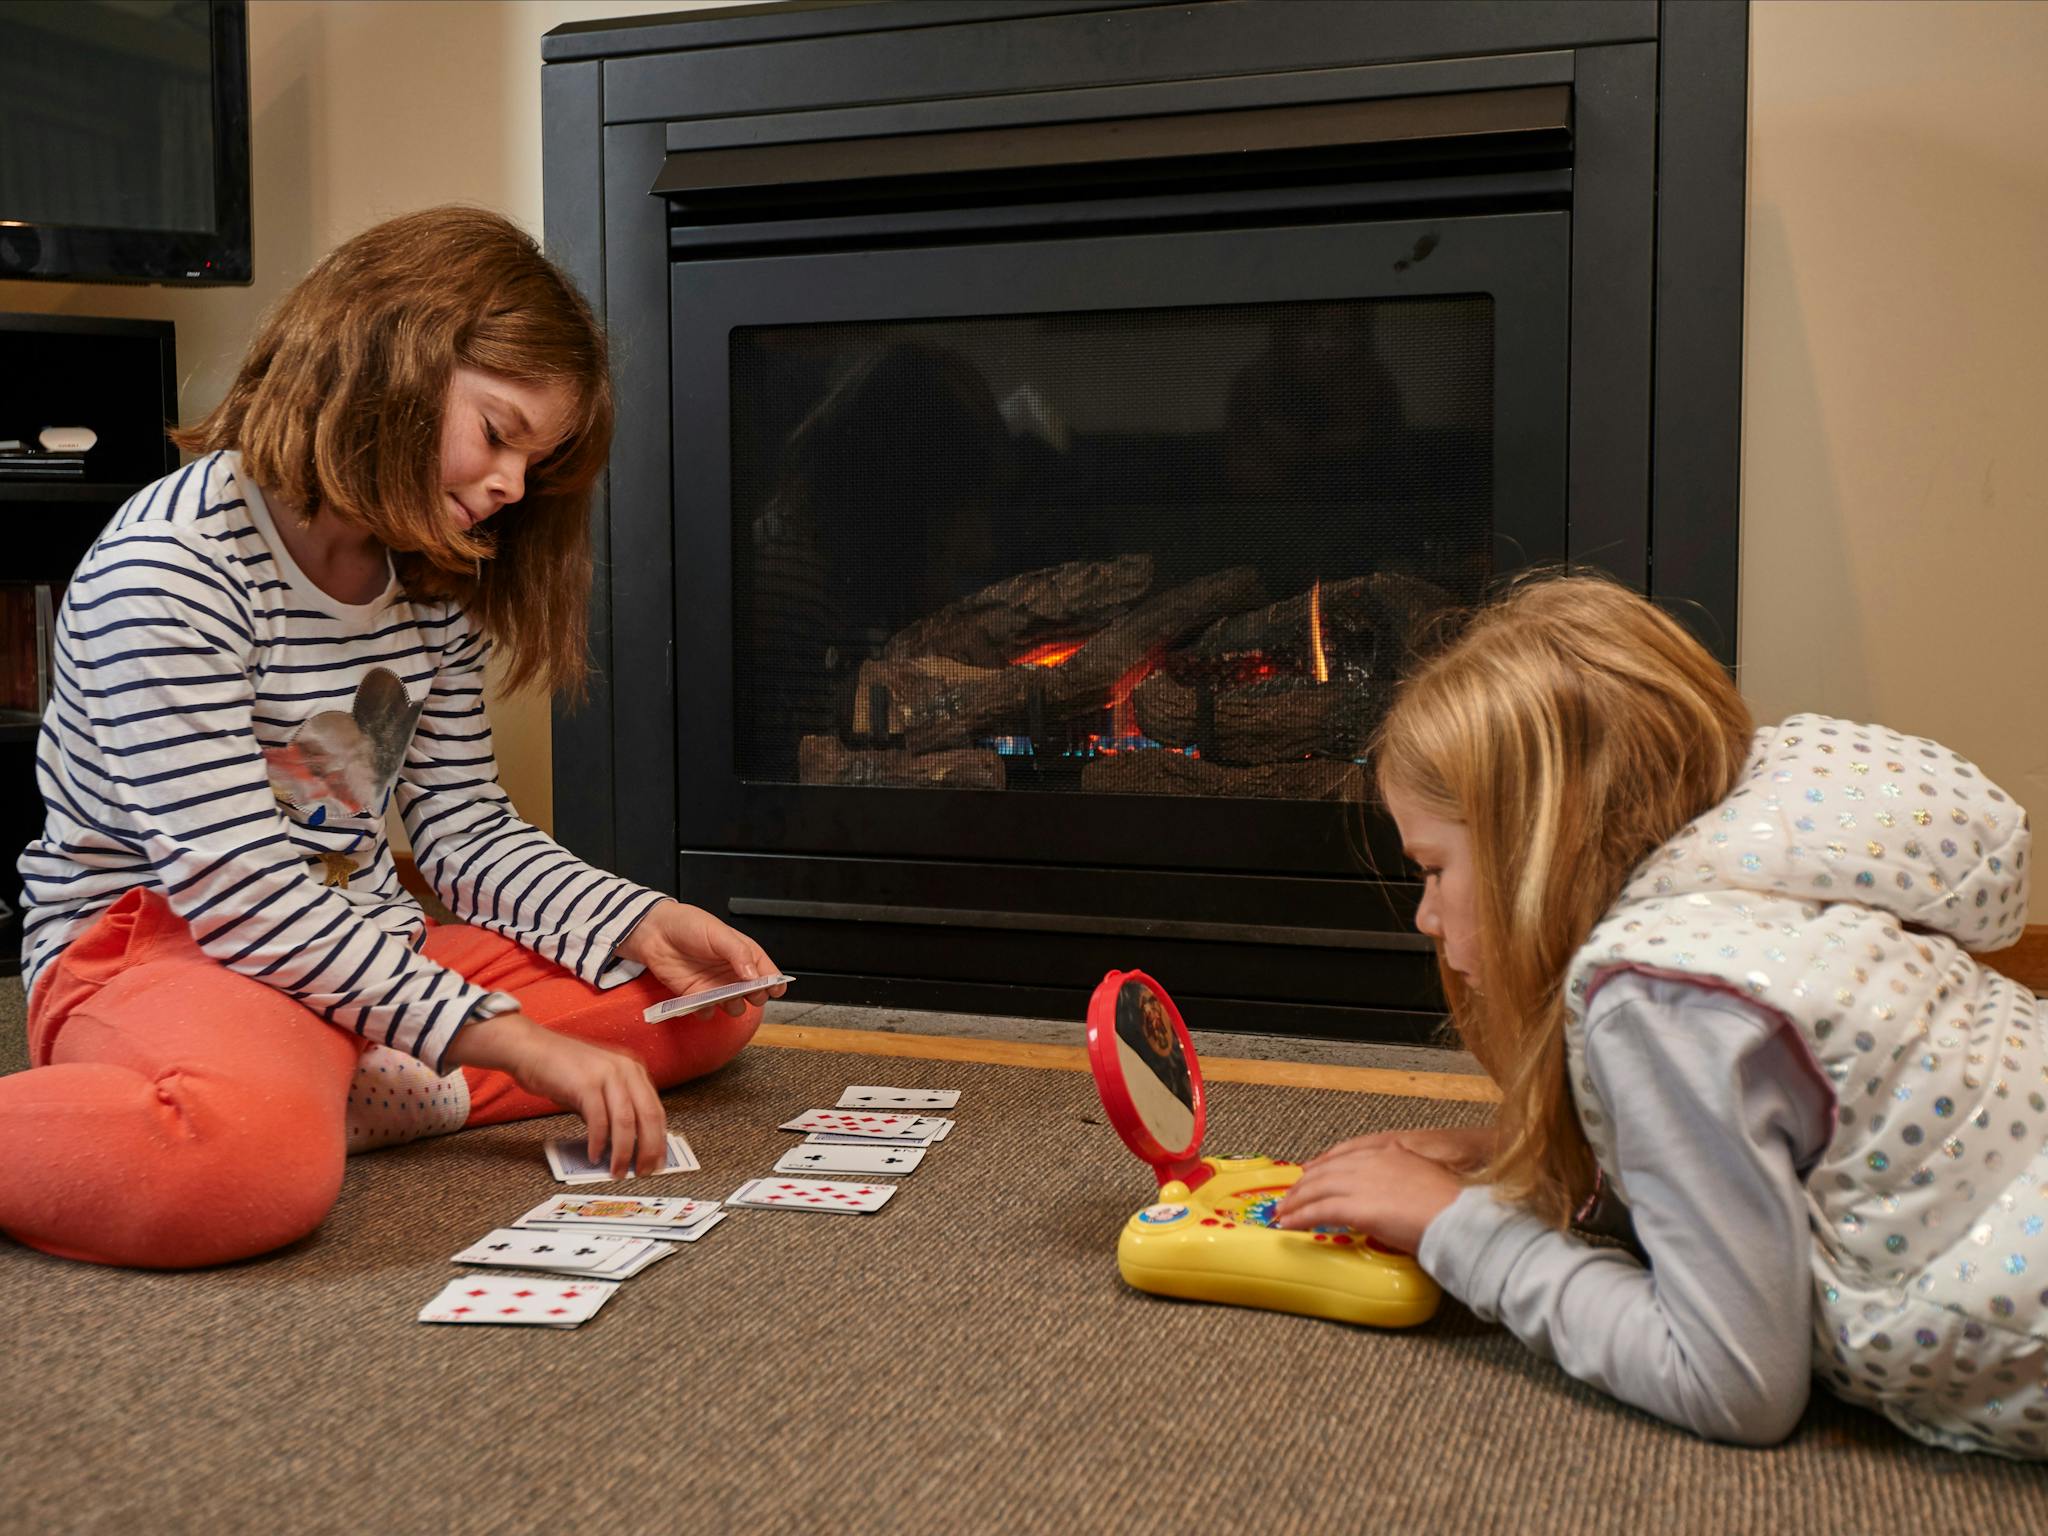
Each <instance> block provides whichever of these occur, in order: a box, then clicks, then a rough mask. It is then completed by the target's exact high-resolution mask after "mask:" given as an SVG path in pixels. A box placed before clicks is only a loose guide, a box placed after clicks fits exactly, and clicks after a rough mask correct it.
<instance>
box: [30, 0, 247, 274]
mask: <svg viewBox="0 0 2048 1536" xmlns="http://www.w3.org/2000/svg"><path fill="white" fill-rule="evenodd" d="M14 277H22V278H49V279H52V280H59V281H64V282H73V283H78V282H146V283H181V284H202V283H246V282H248V281H249V18H248V12H247V7H246V6H245V4H244V3H243V0H141V3H137V0H0V278H14Z"/></svg>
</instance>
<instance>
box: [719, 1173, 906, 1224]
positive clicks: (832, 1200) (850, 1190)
mask: <svg viewBox="0 0 2048 1536" xmlns="http://www.w3.org/2000/svg"><path fill="white" fill-rule="evenodd" d="M895 1193H896V1186H895V1185H894V1184H880V1183H876V1184H864V1183H846V1182H841V1181H839V1180H836V1179H749V1180H748V1181H747V1182H746V1183H744V1184H742V1185H741V1186H740V1187H739V1188H738V1189H736V1190H734V1191H733V1192H732V1194H730V1195H729V1196H727V1197H726V1201H725V1203H726V1204H727V1205H728V1206H732V1205H746V1206H753V1207H754V1208H756V1209H758V1210H765V1211H831V1212H834V1213H835V1214H838V1215H844V1216H865V1215H868V1214H871V1213H872V1212H875V1211H879V1210H880V1209H881V1208H882V1207H883V1206H885V1205H887V1204H888V1203H889V1200H890V1197H891V1196H893V1195H894V1194H895Z"/></svg>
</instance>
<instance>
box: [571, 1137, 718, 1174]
mask: <svg viewBox="0 0 2048 1536" xmlns="http://www.w3.org/2000/svg"><path fill="white" fill-rule="evenodd" d="M588 1146H589V1142H588V1141H587V1140H585V1138H583V1137H581V1136H556V1137H553V1138H551V1139H550V1140H549V1141H548V1143H547V1154H548V1167H549V1168H550V1169H551V1170H552V1171H553V1173H554V1175H555V1177H556V1178H558V1179H560V1180H561V1181H562V1182H563V1183H564V1184H610V1183H612V1182H614V1181H613V1178H612V1167H611V1157H610V1153H609V1149H607V1152H606V1156H604V1157H603V1158H600V1159H599V1160H598V1161H596V1162H592V1161H591V1160H590V1153H589V1151H588V1150H587V1148H588ZM697 1166H698V1165H697V1154H696V1153H695V1152H693V1151H691V1150H690V1144H689V1142H687V1141H685V1140H684V1139H683V1138H682V1137H681V1136H680V1135H678V1134H677V1133H676V1132H674V1131H670V1132H669V1133H668V1152H667V1154H666V1155H665V1157H664V1158H663V1161H662V1165H661V1167H660V1168H658V1169H656V1170H655V1171H654V1172H653V1173H650V1174H649V1175H648V1177H649V1178H650V1179H658V1178H660V1177H661V1176H662V1175H663V1174H668V1173H693V1172H695V1171H696V1169H697ZM626 1177H627V1178H629V1179H630V1178H632V1177H633V1175H632V1174H630V1173H629V1174H627V1175H626Z"/></svg>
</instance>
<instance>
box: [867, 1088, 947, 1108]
mask: <svg viewBox="0 0 2048 1536" xmlns="http://www.w3.org/2000/svg"><path fill="white" fill-rule="evenodd" d="M959 1103H960V1090H959V1089H958V1088H871V1087H869V1086H867V1085H866V1084H864V1083H856V1084H855V1085H854V1086H853V1087H851V1088H849V1089H847V1090H846V1092H844V1093H842V1094H841V1095H839V1107H840V1108H841V1109H955V1108H957V1107H958V1106H959Z"/></svg>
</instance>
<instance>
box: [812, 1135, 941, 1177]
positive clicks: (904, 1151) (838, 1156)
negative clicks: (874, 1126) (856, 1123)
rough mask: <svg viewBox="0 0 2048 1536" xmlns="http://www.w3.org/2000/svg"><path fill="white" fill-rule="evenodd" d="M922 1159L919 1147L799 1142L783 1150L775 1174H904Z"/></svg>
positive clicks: (921, 1148)
mask: <svg viewBox="0 0 2048 1536" xmlns="http://www.w3.org/2000/svg"><path fill="white" fill-rule="evenodd" d="M923 1161H924V1148H923V1147H889V1146H881V1147H878V1146H874V1145H872V1144H870V1145H865V1146H844V1147H835V1146H822V1145H818V1144H816V1143H813V1142H808V1141H806V1142H803V1143H801V1144H799V1145H797V1146H794V1147H791V1148H790V1149H789V1150H788V1151H787V1152H785V1153H783V1154H782V1156H781V1158H780V1159H779V1160H778V1161H777V1162H776V1164H775V1171H776V1172H777V1173H802V1174H817V1173H858V1174H864V1175H869V1176H872V1175H875V1174H888V1175H891V1176H892V1177H893V1176H896V1175H900V1174H905V1173H908V1172H910V1171H911V1169H913V1168H915V1167H916V1166H917V1165H918V1164H919V1163H921V1162H923Z"/></svg>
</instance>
